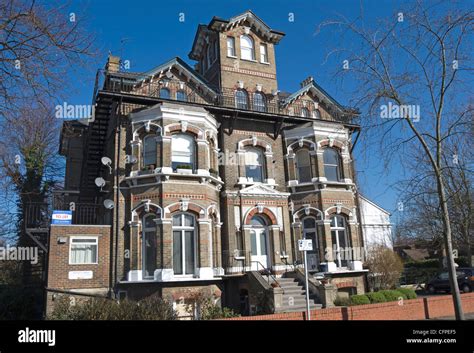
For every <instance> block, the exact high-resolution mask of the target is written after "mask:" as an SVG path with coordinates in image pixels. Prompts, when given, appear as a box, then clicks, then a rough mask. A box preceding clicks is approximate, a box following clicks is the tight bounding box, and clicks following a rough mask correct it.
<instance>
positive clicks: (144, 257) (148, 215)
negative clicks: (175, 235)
mask: <svg viewBox="0 0 474 353" xmlns="http://www.w3.org/2000/svg"><path fill="white" fill-rule="evenodd" d="M152 216H154V217H155V218H156V217H157V216H156V215H155V214H153V213H147V214H146V215H144V216H143V217H142V254H143V256H142V276H143V278H148V279H149V278H153V277H154V274H153V275H149V276H146V275H145V272H146V260H147V259H146V256H145V255H146V252H145V250H146V241H145V240H146V236H145V234H146V232H154V233H155V237H156V230H157V227H156V224H155V226H154V227H153V228H152V227H148V228H147V227H146V219H147V218H148V217H152ZM156 251H158V244H157V247H156ZM155 264H156V259H155ZM155 270H156V268H155Z"/></svg>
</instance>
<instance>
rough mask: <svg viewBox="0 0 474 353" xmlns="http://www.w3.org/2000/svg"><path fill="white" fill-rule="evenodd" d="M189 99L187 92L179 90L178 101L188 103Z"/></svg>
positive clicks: (177, 93)
mask: <svg viewBox="0 0 474 353" xmlns="http://www.w3.org/2000/svg"><path fill="white" fill-rule="evenodd" d="M187 98H188V97H187V95H186V92H184V91H183V90H179V91H178V92H176V100H178V101H181V102H186V101H187V100H188V99H187Z"/></svg>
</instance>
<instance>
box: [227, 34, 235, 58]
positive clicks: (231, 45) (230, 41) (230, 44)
mask: <svg viewBox="0 0 474 353" xmlns="http://www.w3.org/2000/svg"><path fill="white" fill-rule="evenodd" d="M227 56H232V57H235V56H236V54H235V38H234V37H227Z"/></svg>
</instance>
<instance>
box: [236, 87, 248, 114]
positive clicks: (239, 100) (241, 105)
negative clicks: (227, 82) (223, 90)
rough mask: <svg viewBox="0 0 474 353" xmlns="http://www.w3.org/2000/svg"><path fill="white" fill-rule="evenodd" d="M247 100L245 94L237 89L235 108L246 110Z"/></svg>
mask: <svg viewBox="0 0 474 353" xmlns="http://www.w3.org/2000/svg"><path fill="white" fill-rule="evenodd" d="M248 102H249V98H248V95H247V92H246V91H244V90H243V89H239V90H237V91H236V92H235V106H236V108H238V109H248V108H249V103H248Z"/></svg>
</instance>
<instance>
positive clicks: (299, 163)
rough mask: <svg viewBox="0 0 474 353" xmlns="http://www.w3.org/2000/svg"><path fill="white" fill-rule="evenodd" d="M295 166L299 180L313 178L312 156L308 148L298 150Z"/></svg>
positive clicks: (307, 180) (301, 181)
mask: <svg viewBox="0 0 474 353" xmlns="http://www.w3.org/2000/svg"><path fill="white" fill-rule="evenodd" d="M295 166H296V177H297V178H298V182H300V183H308V182H310V181H311V179H312V171H311V156H310V154H309V151H308V150H307V149H301V150H298V152H296V159H295Z"/></svg>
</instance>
